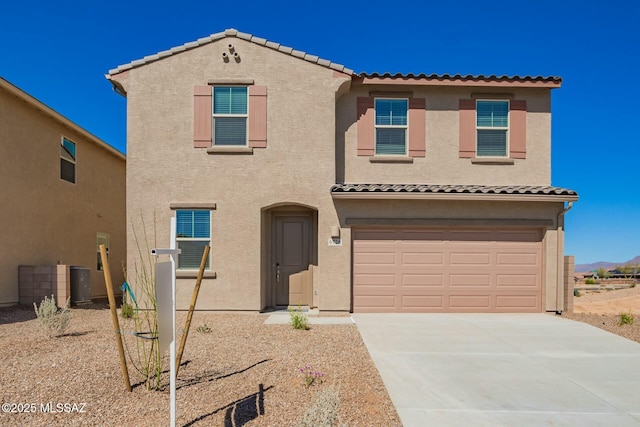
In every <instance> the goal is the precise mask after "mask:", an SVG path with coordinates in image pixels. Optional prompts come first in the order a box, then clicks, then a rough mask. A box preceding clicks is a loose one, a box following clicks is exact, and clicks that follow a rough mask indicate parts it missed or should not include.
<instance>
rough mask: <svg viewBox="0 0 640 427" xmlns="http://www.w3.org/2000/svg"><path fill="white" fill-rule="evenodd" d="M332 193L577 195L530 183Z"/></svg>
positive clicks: (368, 187)
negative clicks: (530, 184)
mask: <svg viewBox="0 0 640 427" xmlns="http://www.w3.org/2000/svg"><path fill="white" fill-rule="evenodd" d="M331 193H467V194H522V195H557V196H571V197H577V196H578V193H576V192H575V191H573V190H569V189H567V188H560V187H552V186H529V185H439V184H334V185H332V186H331Z"/></svg>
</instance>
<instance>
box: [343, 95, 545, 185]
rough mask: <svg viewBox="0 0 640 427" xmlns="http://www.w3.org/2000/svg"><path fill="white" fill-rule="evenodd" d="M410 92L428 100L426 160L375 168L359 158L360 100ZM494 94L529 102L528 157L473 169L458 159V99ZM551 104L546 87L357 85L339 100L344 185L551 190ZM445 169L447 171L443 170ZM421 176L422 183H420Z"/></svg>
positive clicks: (482, 165) (474, 165) (378, 165)
mask: <svg viewBox="0 0 640 427" xmlns="http://www.w3.org/2000/svg"><path fill="white" fill-rule="evenodd" d="M399 90H400V91H402V92H410V93H411V94H412V96H413V97H415V98H425V99H426V129H425V132H426V156H425V157H416V158H414V159H413V163H412V164H406V163H402V164H397V163H396V164H389V163H371V162H370V161H369V156H356V155H354V153H356V150H357V120H356V119H357V117H356V102H357V98H358V97H367V96H369V94H370V91H373V92H385V91H386V92H398V91H399ZM482 93H490V94H492V96H496V94H499V93H505V97H506V98H511V99H519V100H526V101H527V120H526V121H527V129H526V135H527V155H526V159H516V160H515V162H514V164H513V165H490V164H472V162H471V159H466V158H460V157H459V153H458V150H459V120H458V118H459V100H460V99H470V98H471V96H472V94H473V95H474V96H480V94H482ZM550 108H551V100H550V89H544V88H535V89H534V88H475V87H439V86H402V87H400V88H399V89H398V87H395V88H394V87H392V86H379V85H375V86H373V85H358V86H354V87H353V88H352V91H351V93H349V94H348V95H345V96H343V97H342V98H340V101H339V103H338V106H337V115H336V117H337V139H338V142H339V144H342V145H343V146H344V148H345V158H344V167H343V170H342V171H341V170H338V177H340V176H343V177H344V180H341V181H342V182H346V183H394V184H395V183H404V184H415V183H417V182H419V183H429V184H475V185H514V184H517V185H550V183H551V144H550V141H551V116H550V111H551V110H550ZM442 165H446V167H442ZM417 177H419V181H416V179H417Z"/></svg>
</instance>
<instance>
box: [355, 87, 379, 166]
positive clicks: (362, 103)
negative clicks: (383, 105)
mask: <svg viewBox="0 0 640 427" xmlns="http://www.w3.org/2000/svg"><path fill="white" fill-rule="evenodd" d="M357 119H358V156H373V154H374V147H373V142H374V140H375V136H374V132H375V112H374V100H373V98H370V97H367V98H364V97H359V98H358V117H357Z"/></svg>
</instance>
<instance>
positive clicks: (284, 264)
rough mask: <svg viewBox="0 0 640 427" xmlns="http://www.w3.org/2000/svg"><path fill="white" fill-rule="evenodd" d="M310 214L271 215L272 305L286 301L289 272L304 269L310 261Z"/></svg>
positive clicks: (284, 303)
mask: <svg viewBox="0 0 640 427" xmlns="http://www.w3.org/2000/svg"><path fill="white" fill-rule="evenodd" d="M311 223H312V220H311V215H308V214H307V215H305V214H286V215H277V216H276V217H275V226H274V233H275V236H274V246H275V247H274V250H273V252H272V253H273V260H272V261H273V262H272V267H273V268H272V271H273V274H272V280H273V282H272V283H274V285H275V286H274V289H275V303H276V305H289V276H290V275H291V274H294V273H298V272H300V271H303V270H306V269H307V268H308V267H309V264H310V261H311Z"/></svg>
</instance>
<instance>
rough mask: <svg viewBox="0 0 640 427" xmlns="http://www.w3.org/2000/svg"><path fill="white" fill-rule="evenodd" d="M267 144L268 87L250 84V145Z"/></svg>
mask: <svg viewBox="0 0 640 427" xmlns="http://www.w3.org/2000/svg"><path fill="white" fill-rule="evenodd" d="M266 146H267V87H266V86H249V147H253V148H266Z"/></svg>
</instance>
